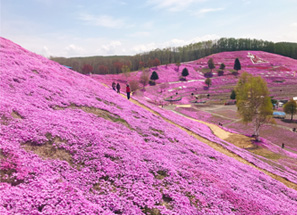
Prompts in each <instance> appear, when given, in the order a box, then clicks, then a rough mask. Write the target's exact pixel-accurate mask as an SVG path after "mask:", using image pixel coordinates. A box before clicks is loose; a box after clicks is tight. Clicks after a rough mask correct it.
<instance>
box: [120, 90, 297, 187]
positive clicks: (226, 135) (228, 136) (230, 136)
mask: <svg viewBox="0 0 297 215" xmlns="http://www.w3.org/2000/svg"><path fill="white" fill-rule="evenodd" d="M121 95H122V96H123V97H126V96H125V95H123V94H121ZM130 101H131V102H133V103H134V104H136V105H138V106H140V107H142V108H144V109H146V110H148V111H150V112H151V113H153V114H155V115H157V116H159V117H161V118H162V119H163V120H165V121H166V122H168V123H170V124H172V125H174V126H176V127H178V128H179V129H181V130H183V131H186V132H187V133H188V134H189V135H191V136H193V137H194V138H196V139H197V140H199V141H200V142H203V143H205V144H207V145H208V146H210V147H212V148H213V149H215V150H216V151H218V152H220V153H223V154H225V155H227V156H229V157H232V158H234V159H236V160H237V161H239V162H241V163H244V164H246V165H249V166H251V167H253V168H255V169H257V170H259V171H261V172H263V173H264V174H266V175H268V176H270V177H271V178H273V179H276V180H278V181H280V182H282V183H283V184H284V185H286V186H287V187H289V188H292V189H294V190H297V184H295V183H293V182H291V181H289V180H288V179H287V178H284V177H282V176H279V175H277V174H274V173H271V172H269V171H267V170H265V169H262V168H260V167H258V166H256V165H255V164H254V163H252V162H249V161H247V160H245V159H244V158H242V157H241V156H239V155H237V154H236V153H234V152H232V151H230V150H228V149H226V148H224V147H223V146H222V145H220V144H218V143H216V142H213V141H210V140H208V139H206V138H204V137H202V136H200V135H199V134H197V133H195V132H193V131H191V130H189V129H187V128H185V127H183V126H181V125H179V124H177V123H175V122H173V121H171V120H170V119H168V118H166V117H164V116H162V115H161V114H160V113H158V112H157V111H154V110H152V109H150V108H149V107H147V106H146V105H144V104H142V103H141V102H139V101H137V100H135V99H132V98H130ZM184 117H185V116H184ZM186 118H188V119H191V120H193V121H197V122H199V123H203V124H205V125H207V126H208V127H209V128H210V129H211V130H212V132H213V133H214V135H216V136H217V137H218V138H220V139H222V140H226V141H228V142H230V143H233V144H234V141H232V140H236V141H238V140H239V139H240V140H241V141H240V145H242V146H248V145H252V144H251V139H250V138H249V137H246V136H244V135H241V134H234V133H231V132H228V131H225V130H223V129H222V128H220V127H219V126H217V125H214V124H211V123H207V122H204V121H200V120H196V119H193V118H190V117H186ZM236 145H237V146H238V143H237V144H236ZM239 147H240V146H239Z"/></svg>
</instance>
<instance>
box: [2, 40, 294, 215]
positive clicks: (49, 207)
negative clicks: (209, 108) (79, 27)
mask: <svg viewBox="0 0 297 215" xmlns="http://www.w3.org/2000/svg"><path fill="white" fill-rule="evenodd" d="M0 46H1V47H0V59H1V61H0V68H1V71H0V72H1V82H0V89H1V94H0V102H1V105H0V125H1V131H0V143H1V144H0V159H1V163H0V214H26V215H27V214H34V215H36V214H155V215H160V214H189V215H190V214H191V215H192V214H267V215H268V214H269V215H270V214H296V211H297V191H296V190H295V189H291V188H289V187H287V186H285V185H284V184H282V183H281V182H279V181H277V180H275V179H273V178H271V177H270V176H268V175H266V174H264V173H263V172H261V171H259V170H257V169H256V168H254V167H252V166H250V165H246V164H244V163H241V162H239V161H237V160H235V159H233V158H231V157H228V156H226V155H223V154H221V153H219V152H217V151H216V150H215V149H213V148H211V147H210V146H208V145H206V144H205V143H203V142H201V141H199V140H198V139H196V138H195V137H194V136H192V135H189V134H188V133H187V132H185V131H184V130H182V129H181V128H180V127H178V126H176V124H178V123H180V125H181V126H189V129H190V127H191V124H190V123H189V122H188V121H187V120H186V119H184V120H182V119H181V116H176V118H175V115H174V114H173V113H168V114H166V113H165V112H164V114H163V115H164V116H168V117H171V118H172V120H174V121H176V124H173V123H169V122H168V121H165V120H164V119H163V118H162V117H160V116H159V115H157V114H154V113H152V112H151V111H149V110H146V109H143V108H142V107H140V106H138V105H136V104H134V103H132V102H131V101H129V100H127V99H125V98H124V97H122V96H121V95H120V94H117V93H116V92H115V91H113V90H111V89H110V88H106V87H105V86H104V85H101V83H100V82H98V81H96V80H94V79H92V78H90V77H88V76H84V75H81V74H78V73H76V72H74V71H71V70H69V69H67V68H65V67H63V66H61V65H59V64H57V63H55V62H53V61H50V60H48V59H46V58H44V57H41V56H38V55H36V54H33V53H31V52H29V51H27V50H25V49H23V48H22V47H20V46H18V45H16V44H14V43H12V42H11V41H9V40H6V39H4V38H0ZM155 111H157V109H156V110H155ZM191 123H192V124H194V123H193V122H191ZM193 127H194V128H195V129H193V132H195V133H197V134H199V135H201V136H203V137H208V138H209V139H212V141H217V142H218V143H219V141H220V140H217V139H218V138H215V137H214V136H213V135H212V133H211V131H210V130H209V128H208V127H206V126H205V125H202V124H201V125H200V124H198V123H196V124H195V125H193ZM242 153H243V152H242ZM242 157H244V155H243V156H242ZM282 171H283V172H285V170H282ZM284 174H285V173H284ZM288 174H290V173H288ZM292 177H293V176H292Z"/></svg>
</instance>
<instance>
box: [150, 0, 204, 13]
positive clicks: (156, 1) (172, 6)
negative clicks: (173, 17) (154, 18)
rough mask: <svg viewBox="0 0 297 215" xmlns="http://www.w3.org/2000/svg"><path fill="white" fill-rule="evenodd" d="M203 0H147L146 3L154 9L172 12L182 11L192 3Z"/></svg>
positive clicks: (202, 0)
mask: <svg viewBox="0 0 297 215" xmlns="http://www.w3.org/2000/svg"><path fill="white" fill-rule="evenodd" d="M204 1H205V0H147V5H148V6H152V7H153V8H154V9H157V10H161V9H165V10H169V11H172V12H177V11H182V10H184V9H186V8H188V7H190V6H191V5H192V4H194V3H198V2H204Z"/></svg>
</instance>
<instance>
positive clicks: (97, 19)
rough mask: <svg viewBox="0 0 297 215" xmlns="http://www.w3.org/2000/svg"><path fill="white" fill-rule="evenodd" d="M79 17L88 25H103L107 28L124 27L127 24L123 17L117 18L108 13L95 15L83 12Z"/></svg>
mask: <svg viewBox="0 0 297 215" xmlns="http://www.w3.org/2000/svg"><path fill="white" fill-rule="evenodd" d="M79 19H80V20H82V21H84V22H85V23H86V24H88V25H95V26H102V27H106V28H123V27H126V26H127V25H126V24H125V22H124V21H123V20H122V19H116V18H114V17H112V16H108V15H101V16H94V15H91V14H81V15H80V16H79Z"/></svg>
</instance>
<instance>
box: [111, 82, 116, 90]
mask: <svg viewBox="0 0 297 215" xmlns="http://www.w3.org/2000/svg"><path fill="white" fill-rule="evenodd" d="M111 86H112V89H113V90H114V91H116V83H115V82H112V85H111Z"/></svg>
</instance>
